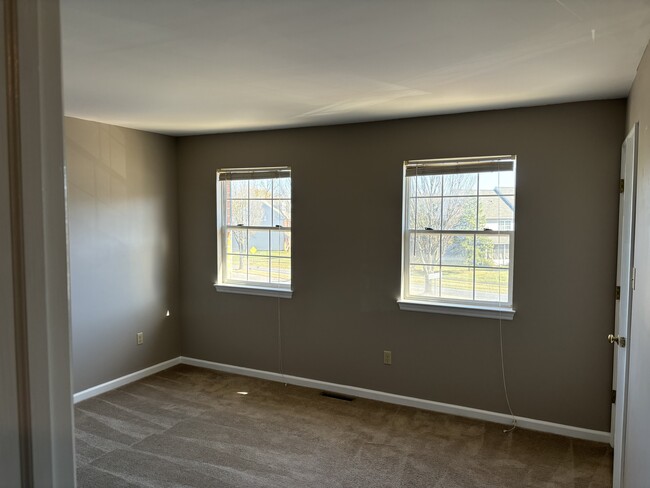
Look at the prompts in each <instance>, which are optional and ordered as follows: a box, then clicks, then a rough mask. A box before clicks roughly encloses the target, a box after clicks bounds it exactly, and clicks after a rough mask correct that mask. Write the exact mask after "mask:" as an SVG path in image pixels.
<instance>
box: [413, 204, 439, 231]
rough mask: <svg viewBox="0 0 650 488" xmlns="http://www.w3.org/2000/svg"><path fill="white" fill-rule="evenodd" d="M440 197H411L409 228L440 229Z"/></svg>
mask: <svg viewBox="0 0 650 488" xmlns="http://www.w3.org/2000/svg"><path fill="white" fill-rule="evenodd" d="M441 201H442V200H441V199H440V198H411V199H410V207H409V229H420V230H424V229H426V228H427V227H428V228H431V229H434V230H439V229H440V205H441Z"/></svg>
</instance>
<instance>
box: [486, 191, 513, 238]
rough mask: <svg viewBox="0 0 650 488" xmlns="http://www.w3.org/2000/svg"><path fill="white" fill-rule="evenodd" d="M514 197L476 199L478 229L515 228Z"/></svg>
mask: <svg viewBox="0 0 650 488" xmlns="http://www.w3.org/2000/svg"><path fill="white" fill-rule="evenodd" d="M514 208H515V197H512V196H509V197H506V196H504V197H480V198H479V199H478V218H479V224H478V228H479V229H490V230H513V229H514V228H515V225H514V224H515V222H514V219H515V212H514V210H513V209H514Z"/></svg>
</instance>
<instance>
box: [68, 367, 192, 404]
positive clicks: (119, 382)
mask: <svg viewBox="0 0 650 488" xmlns="http://www.w3.org/2000/svg"><path fill="white" fill-rule="evenodd" d="M177 364H181V358H180V356H179V357H177V358H174V359H170V360H169V361H164V362H162V363H158V364H154V365H153V366H149V367H148V368H145V369H141V370H140V371H136V372H135V373H131V374H127V375H126V376H122V377H120V378H116V379H114V380H111V381H107V382H106V383H102V384H101V385H97V386H93V387H91V388H88V389H87V390H83V391H80V392H79V393H75V394H74V396H73V398H74V403H79V402H82V401H84V400H87V399H89V398H92V397H95V396H97V395H101V394H102V393H106V392H107V391H111V390H114V389H115V388H119V387H120V386H124V385H128V384H129V383H133V382H134V381H138V380H141V379H142V378H146V377H147V376H151V375H152V374H155V373H159V372H160V371H163V370H165V369H168V368H171V367H172V366H176V365H177Z"/></svg>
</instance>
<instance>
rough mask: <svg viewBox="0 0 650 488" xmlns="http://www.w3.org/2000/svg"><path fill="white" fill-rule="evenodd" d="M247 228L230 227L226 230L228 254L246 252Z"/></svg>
mask: <svg viewBox="0 0 650 488" xmlns="http://www.w3.org/2000/svg"><path fill="white" fill-rule="evenodd" d="M246 235H247V230H246V229H241V230H239V229H230V230H228V231H227V232H226V252H227V253H228V254H246V250H247V249H248V241H247V239H246Z"/></svg>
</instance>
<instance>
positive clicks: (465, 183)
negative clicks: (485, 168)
mask: <svg viewBox="0 0 650 488" xmlns="http://www.w3.org/2000/svg"><path fill="white" fill-rule="evenodd" d="M442 183H443V196H453V195H476V194H477V191H478V175H477V173H458V174H451V175H444V179H443V182H442Z"/></svg>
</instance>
